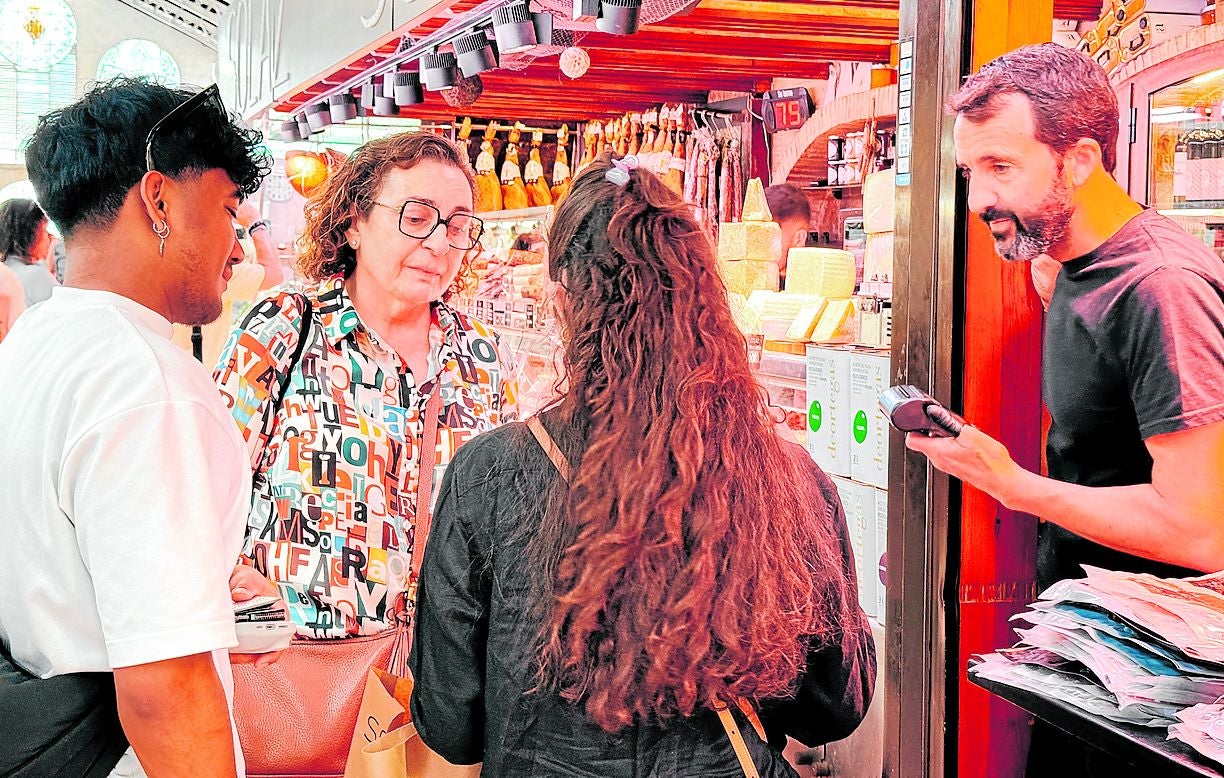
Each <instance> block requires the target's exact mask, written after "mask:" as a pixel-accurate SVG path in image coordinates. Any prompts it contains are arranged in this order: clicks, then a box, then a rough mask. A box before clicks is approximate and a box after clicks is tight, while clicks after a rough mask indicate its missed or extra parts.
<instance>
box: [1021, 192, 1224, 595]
mask: <svg viewBox="0 0 1224 778" xmlns="http://www.w3.org/2000/svg"><path fill="white" fill-rule="evenodd" d="M1044 352H1045V353H1044V364H1043V368H1042V383H1043V390H1044V394H1045V400H1046V404H1047V406H1048V407H1049V409H1050V416H1051V417H1052V424H1051V425H1050V436H1049V440H1048V442H1047V448H1046V456H1047V461H1048V465H1049V473H1050V477H1052V478H1055V479H1058V480H1060V481H1066V482H1069V483H1074V484H1081V485H1083V486H1130V485H1134V484H1146V483H1151V481H1152V458H1151V456H1149V454H1148V451H1147V448H1146V446H1145V444H1144V441H1145V440H1147V439H1148V438H1150V437H1152V436H1154V435H1162V434H1165V433H1170V432H1177V431H1179V430H1185V429H1191V428H1194V427H1199V426H1203V425H1205V424H1210V423H1212V422H1215V421H1219V420H1221V419H1224V264H1222V263H1221V262H1220V259H1219V258H1218V257H1217V256H1215V254H1213V253H1212V252H1211V251H1210V250H1208V249H1207V247H1206V246H1204V245H1203V244H1202V243H1200V242H1199V241H1197V240H1195V239H1194V238H1192V237H1191V236H1190V235H1188V234H1187V233H1186V232H1185V231H1183V230H1182V229H1180V228H1179V227H1178V226H1177V225H1176V224H1174V223H1173V222H1172V221H1170V220H1169V219H1167V218H1165V217H1163V216H1161V215H1159V214H1158V213H1156V212H1155V211H1144V212H1143V213H1141V214H1139V215H1138V216H1136V217H1135V218H1134V219H1132V220H1131V221H1130V222H1128V223H1127V224H1126V225H1125V226H1124V227H1123V228H1122V229H1121V230H1119V231H1118V232H1117V234H1115V235H1114V236H1113V237H1111V238H1110V239H1109V240H1107V241H1105V243H1103V244H1101V246H1100V247H1099V248H1098V249H1097V250H1096V251H1093V252H1092V253H1090V254H1088V255H1086V256H1083V257H1080V258H1079V259H1074V260H1071V261H1069V262H1066V263H1064V265H1063V269H1062V272H1061V273H1060V274H1059V276H1058V281H1057V284H1056V285H1055V287H1054V295H1053V298H1052V299H1051V300H1050V310H1049V314H1048V316H1047V317H1046V324H1045V346H1044ZM1084 563H1087V564H1092V565H1096V566H1098V567H1103V568H1107V569H1112V570H1126V571H1131V572H1149V573H1152V574H1154V575H1159V576H1185V575H1192V574H1193V571H1189V570H1184V569H1181V568H1177V567H1173V566H1171V565H1165V564H1160V563H1157V562H1152V561H1150V560H1146V559H1141V558H1139V557H1134V556H1130V555H1128V554H1123V553H1121V552H1117V551H1113V550H1111V549H1107V548H1105V547H1104V546H1100V545H1097V544H1095V543H1091V542H1089V541H1087V540H1085V539H1083V538H1081V537H1079V536H1078V535H1075V534H1073V533H1071V532H1068V531H1067V530H1065V529H1062V528H1061V527H1058V526H1056V525H1054V524H1050V523H1046V524H1043V525H1042V527H1041V534H1040V537H1039V543H1038V560H1037V577H1038V582H1039V584H1040V586H1042V587H1043V588H1044V587H1046V586H1048V585H1050V584H1051V583H1053V582H1054V581H1056V580H1058V579H1060V578H1080V577H1082V576H1083V571H1082V570H1081V568H1080V565H1081V564H1084Z"/></svg>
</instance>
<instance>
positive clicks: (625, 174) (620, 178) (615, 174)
mask: <svg viewBox="0 0 1224 778" xmlns="http://www.w3.org/2000/svg"><path fill="white" fill-rule="evenodd" d="M637 169H638V158H637V157H636V156H634V155H633V154H630V155H628V156H627V157H624V158H623V159H614V160H612V167H611V168H610V169H609V170H608V172H607V173H604V178H605V179H606V180H608V181H611V182H612V183H614V184H616V185H617V186H624V185H625V184H627V183H629V171H631V170H637Z"/></svg>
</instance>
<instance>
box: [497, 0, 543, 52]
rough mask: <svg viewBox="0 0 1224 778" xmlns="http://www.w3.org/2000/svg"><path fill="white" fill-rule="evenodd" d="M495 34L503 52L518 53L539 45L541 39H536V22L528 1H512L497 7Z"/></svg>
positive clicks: (499, 47) (498, 45)
mask: <svg viewBox="0 0 1224 778" xmlns="http://www.w3.org/2000/svg"><path fill="white" fill-rule="evenodd" d="M493 36H494V37H495V38H496V39H497V48H498V50H499V51H501V53H502V54H517V53H518V52H520V51H527V49H530V48H534V47H535V46H537V45H538V44H539V41H538V40H537V39H536V28H535V23H534V22H533V20H532V18H531V9H529V8H528V7H527V3H525V2H517V3H511V4H510V5H503V6H502V7H500V8H497V9H495V10H494V11H493Z"/></svg>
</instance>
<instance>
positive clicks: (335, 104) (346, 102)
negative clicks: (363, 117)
mask: <svg viewBox="0 0 1224 778" xmlns="http://www.w3.org/2000/svg"><path fill="white" fill-rule="evenodd" d="M327 102H328V105H329V107H330V108H331V118H332V121H333V122H336V123H337V124H342V123H344V122H347V121H348V120H349V119H356V118H357V100H356V99H354V97H353V96H352V95H351V94H349V93H347V92H345V93H344V94H342V95H332V96H331V97H329V98H327Z"/></svg>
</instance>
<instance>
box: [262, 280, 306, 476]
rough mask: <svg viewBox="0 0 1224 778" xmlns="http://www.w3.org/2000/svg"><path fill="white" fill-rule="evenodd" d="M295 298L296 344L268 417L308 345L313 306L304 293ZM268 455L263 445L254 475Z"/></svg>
mask: <svg viewBox="0 0 1224 778" xmlns="http://www.w3.org/2000/svg"><path fill="white" fill-rule="evenodd" d="M294 297H295V298H296V301H297V304H298V309H299V311H300V312H301V315H302V327H301V329H299V330H298V333H297V344H296V345H294V347H293V354H292V355H291V356H290V357H289V361H288V362H287V363H286V364H285V367H284V369H283V370H281V371H280V380H279V381H278V383H277V391H276V393H275V394H273V395H272V406H271V407H270V408H269V409H268V418H269V419H273V420H274V419H275V418H276V414H278V413H280V409H281V406H282V405H284V404H285V394H286V393H287V392H288V391H289V384H290V382H291V381H293V371H294V369H295V368H297V366H298V364H299V363H300V362H301V361H302V355H303V354H305V353H306V347H307V346H308V345H310V326H311V324H312V323H313V322H314V306H313V305H311V303H310V298H309V297H307V296H306V295H304V294H300V295H294ZM267 456H268V447H267V445H264V447H263V449H262V450H261V451H260V452H259V466H258V467H256V468H255V477H256V478H262V477H263V471H264V463H265V459H266V457H267Z"/></svg>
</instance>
